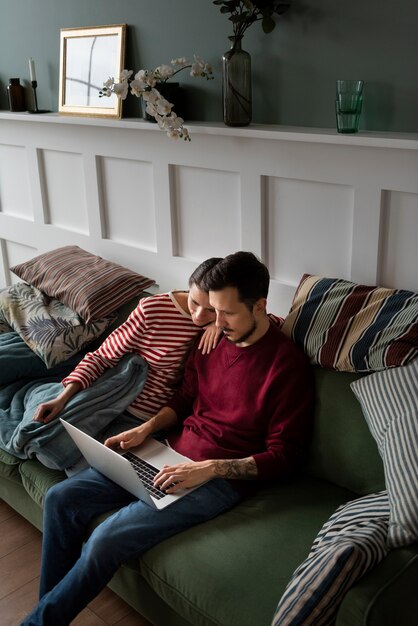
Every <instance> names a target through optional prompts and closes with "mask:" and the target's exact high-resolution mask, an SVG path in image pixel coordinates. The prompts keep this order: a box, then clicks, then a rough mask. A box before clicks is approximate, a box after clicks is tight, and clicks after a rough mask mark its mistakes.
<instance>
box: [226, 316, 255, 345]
mask: <svg viewBox="0 0 418 626" xmlns="http://www.w3.org/2000/svg"><path fill="white" fill-rule="evenodd" d="M222 330H223V331H224V332H225V330H227V331H228V330H230V329H229V328H223V329H222ZM256 330H257V322H256V321H255V320H254V321H253V325H252V326H251V328H250V329H249V330H247V332H245V333H244V334H243V335H241V337H239V338H238V339H231V338H230V337H228V335H226V336H225V338H226V339H228V341H230V342H231V343H242V342H243V341H246V340H247V339H249V338H250V337H251V335H252V334H253V333H255V331H256Z"/></svg>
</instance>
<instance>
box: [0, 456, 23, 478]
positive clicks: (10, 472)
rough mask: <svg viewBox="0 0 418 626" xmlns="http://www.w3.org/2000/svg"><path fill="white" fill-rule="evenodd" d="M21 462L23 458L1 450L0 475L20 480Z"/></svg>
mask: <svg viewBox="0 0 418 626" xmlns="http://www.w3.org/2000/svg"><path fill="white" fill-rule="evenodd" d="M21 462H22V461H21V459H18V458H16V457H15V456H12V455H11V454H9V453H8V452H6V451H5V450H0V477H1V478H8V479H9V480H15V481H17V482H20V473H19V464H20V463H21Z"/></svg>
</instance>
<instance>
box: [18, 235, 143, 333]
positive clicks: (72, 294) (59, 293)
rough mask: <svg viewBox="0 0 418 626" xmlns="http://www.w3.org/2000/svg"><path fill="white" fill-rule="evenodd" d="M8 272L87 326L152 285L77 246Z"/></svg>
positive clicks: (129, 271)
mask: <svg viewBox="0 0 418 626" xmlns="http://www.w3.org/2000/svg"><path fill="white" fill-rule="evenodd" d="M10 269H11V271H12V272H13V273H14V274H16V276H18V277H19V278H21V279H22V280H24V281H25V282H26V283H29V284H30V285H33V286H34V287H37V288H38V289H39V290H40V291H43V292H44V293H46V294H47V295H48V296H50V297H51V298H56V299H57V300H59V301H60V302H63V303H64V304H66V305H67V306H68V307H70V309H72V310H73V311H75V312H76V313H77V314H78V315H79V316H80V317H81V318H82V319H83V320H84V322H85V323H86V324H90V323H91V322H94V321H96V320H99V319H102V318H104V317H107V316H108V315H110V313H112V312H113V311H115V310H116V309H118V308H119V307H121V306H122V305H123V304H125V302H128V300H131V299H132V298H133V297H134V296H135V295H138V294H139V293H140V292H141V291H143V290H144V289H147V288H148V287H150V285H153V284H154V282H155V281H154V280H153V279H151V278H147V277H145V276H141V274H137V273H136V272H133V271H132V270H129V269H127V268H126V267H122V266H121V265H118V264H117V263H112V262H111V261H106V260H105V259H102V258H101V257H99V256H96V255H94V254H90V252H87V251H86V250H83V249H82V248H79V247H78V246H64V247H63V248H57V249H56V250H52V251H51V252H46V253H45V254H40V255H39V256H37V257H35V258H34V259H32V260H30V261H27V262H26V263H21V264H20V265H15V266H14V267H11V268H10Z"/></svg>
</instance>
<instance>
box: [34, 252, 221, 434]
mask: <svg viewBox="0 0 418 626" xmlns="http://www.w3.org/2000/svg"><path fill="white" fill-rule="evenodd" d="M220 260H221V259H220V258H211V259H208V260H206V261H204V262H203V263H201V264H200V265H199V266H198V267H197V268H196V270H195V271H194V272H193V274H192V275H191V276H190V279H189V291H188V292H187V291H170V292H168V293H163V294H159V295H155V296H150V297H148V298H143V299H142V300H140V301H139V303H138V306H137V307H136V309H134V310H133V311H132V313H131V314H130V316H129V317H128V319H127V320H126V322H124V323H123V324H122V325H121V326H119V327H118V328H117V329H116V330H114V331H113V333H111V334H110V335H109V336H108V337H107V338H106V339H105V341H104V342H103V343H102V345H101V346H100V348H98V349H97V350H96V351H95V352H88V353H87V354H86V355H85V357H84V358H83V359H82V360H81V361H80V363H79V364H78V365H77V367H76V368H75V369H74V370H73V372H71V374H69V376H67V377H66V378H65V379H64V380H63V381H62V384H63V385H64V390H63V391H62V392H61V393H60V394H59V395H58V396H57V397H56V398H55V400H51V401H50V402H45V403H42V404H40V405H39V406H38V408H37V411H36V413H35V415H34V418H33V419H34V420H35V421H38V422H43V423H47V422H50V421H51V420H53V419H54V418H55V417H56V416H57V415H58V414H59V413H60V412H61V411H62V410H63V408H64V407H65V405H66V404H67V402H68V401H69V399H70V398H71V397H72V396H74V395H75V394H76V393H77V392H78V391H80V390H81V389H86V388H87V387H89V386H90V385H91V384H92V383H93V382H94V381H95V380H97V378H99V376H101V375H102V374H103V372H104V371H105V370H106V369H108V368H110V367H113V366H114V365H116V363H117V362H118V361H119V360H120V359H121V358H122V357H123V356H124V355H125V354H127V353H132V352H134V353H137V354H139V355H140V356H142V357H143V358H144V359H145V361H146V362H147V363H148V373H147V379H146V381H145V385H144V387H143V389H142V391H141V392H140V394H139V395H138V396H137V397H136V399H135V400H134V401H133V402H132V404H131V405H130V406H129V407H128V409H127V410H128V412H129V413H130V414H131V415H133V416H135V417H137V418H140V419H145V420H146V419H148V418H150V417H152V416H153V415H155V414H156V413H157V412H158V411H159V409H160V408H161V407H162V406H164V405H165V404H166V403H167V401H168V400H169V399H170V397H171V396H172V394H173V392H174V389H173V387H174V385H173V383H174V381H175V380H176V378H178V373H179V369H180V367H181V365H182V363H183V361H184V359H185V356H186V353H187V352H188V350H189V348H190V346H191V345H192V343H193V342H194V340H195V339H196V337H197V335H198V334H199V333H200V331H201V329H202V328H205V327H207V328H206V330H205V332H204V333H203V335H202V337H201V339H200V343H199V348H200V349H201V350H202V352H203V353H206V352H210V350H211V349H212V348H214V347H215V346H216V343H217V341H218V339H219V337H220V333H219V331H218V330H217V329H216V327H215V324H214V320H215V312H214V310H213V309H212V308H211V307H210V305H209V296H208V293H207V292H206V291H204V290H203V289H202V287H201V283H202V280H203V277H204V276H205V274H206V272H208V271H209V270H210V269H211V268H212V267H213V266H214V265H216V263H218V261H220Z"/></svg>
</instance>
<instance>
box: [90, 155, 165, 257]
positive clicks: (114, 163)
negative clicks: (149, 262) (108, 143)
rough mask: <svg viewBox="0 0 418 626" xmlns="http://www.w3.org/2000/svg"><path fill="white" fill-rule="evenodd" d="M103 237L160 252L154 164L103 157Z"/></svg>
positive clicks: (101, 177) (101, 167)
mask: <svg viewBox="0 0 418 626" xmlns="http://www.w3.org/2000/svg"><path fill="white" fill-rule="evenodd" d="M99 167H100V173H101V176H100V178H99V180H101V183H102V188H101V191H102V202H103V208H102V215H103V229H102V231H103V237H105V238H107V239H111V240H112V241H116V242H119V243H122V244H128V245H131V246H135V247H138V248H143V249H144V250H151V251H153V252H156V250H157V243H156V226H155V201H154V183H153V166H152V163H150V162H146V161H134V160H131V159H116V158H110V157H100V159H99Z"/></svg>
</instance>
